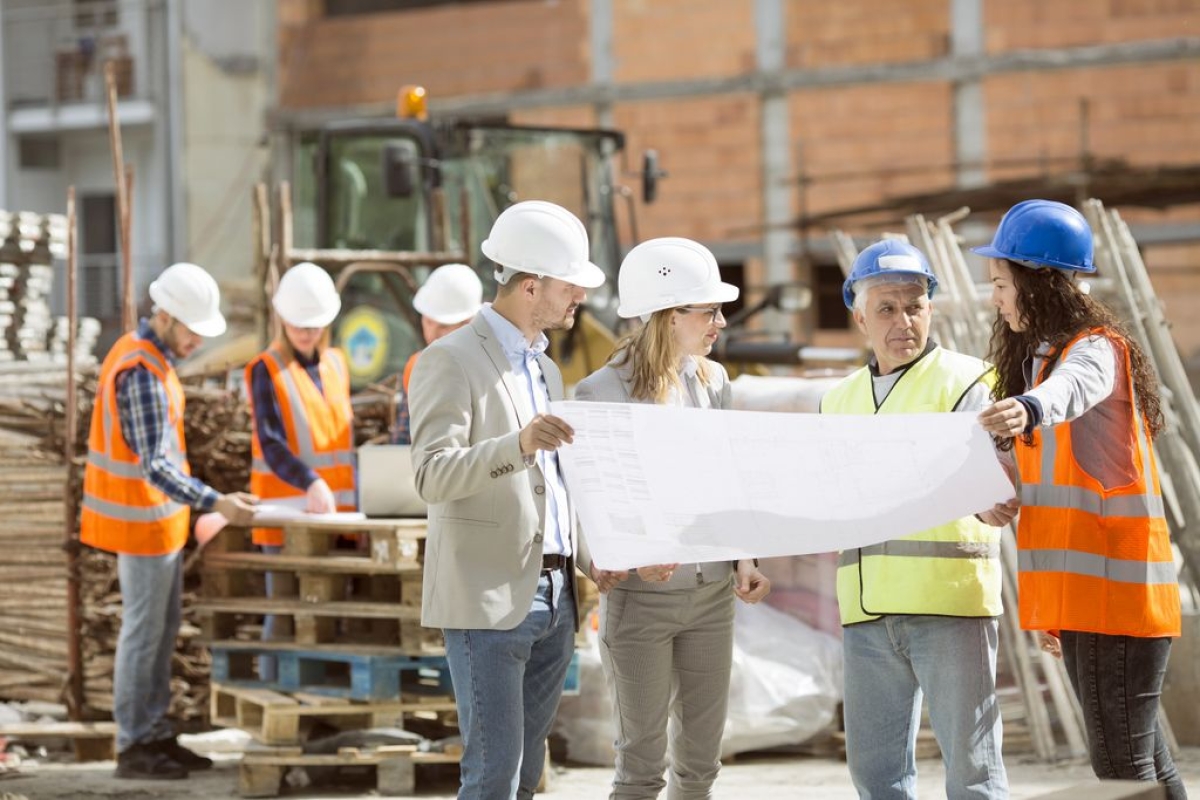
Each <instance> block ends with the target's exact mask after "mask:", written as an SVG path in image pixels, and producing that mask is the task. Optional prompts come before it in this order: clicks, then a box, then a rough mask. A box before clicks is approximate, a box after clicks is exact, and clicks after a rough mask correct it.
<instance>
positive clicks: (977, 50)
mask: <svg viewBox="0 0 1200 800" xmlns="http://www.w3.org/2000/svg"><path fill="white" fill-rule="evenodd" d="M949 2H950V53H951V55H952V56H953V57H954V58H978V57H981V56H983V55H984V41H983V33H984V31H983V0H949ZM954 156H955V159H956V160H957V161H958V163H959V167H958V185H959V186H960V187H962V188H964V189H967V188H972V187H976V186H982V185H983V184H984V183H985V182H986V181H987V170H986V169H985V168H984V166H983V163H984V160H985V159H986V158H987V118H986V114H985V111H984V103H983V85H982V82H981V81H980V80H978V79H976V78H971V79H968V80H957V81H955V83H954Z"/></svg>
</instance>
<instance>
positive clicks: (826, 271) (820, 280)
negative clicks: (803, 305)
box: [812, 262, 850, 331]
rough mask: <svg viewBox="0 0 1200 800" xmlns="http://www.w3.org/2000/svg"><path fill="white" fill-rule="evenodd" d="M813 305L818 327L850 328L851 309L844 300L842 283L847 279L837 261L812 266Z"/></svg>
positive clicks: (825, 328) (832, 328)
mask: <svg viewBox="0 0 1200 800" xmlns="http://www.w3.org/2000/svg"><path fill="white" fill-rule="evenodd" d="M812 276H813V305H814V306H815V311H816V315H817V328H818V329H822V330H837V331H844V330H849V328H850V311H849V310H848V309H847V308H846V303H845V302H844V301H843V300H842V283H843V282H844V281H845V280H846V278H845V276H844V275H842V270H841V267H839V266H838V265H837V264H836V263H832V262H831V263H824V264H822V263H816V264H813V266H812Z"/></svg>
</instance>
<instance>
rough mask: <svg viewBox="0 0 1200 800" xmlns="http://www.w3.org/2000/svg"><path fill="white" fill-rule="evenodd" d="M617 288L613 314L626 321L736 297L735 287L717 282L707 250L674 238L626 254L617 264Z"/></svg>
mask: <svg viewBox="0 0 1200 800" xmlns="http://www.w3.org/2000/svg"><path fill="white" fill-rule="evenodd" d="M617 288H618V291H619V294H620V298H621V305H620V306H619V307H618V308H617V314H619V315H620V316H622V317H625V318H626V319H629V318H631V317H641V316H644V315H646V314H653V313H654V312H655V311H661V310H663V309H665V308H678V307H679V306H686V305H691V304H693V303H728V302H730V301H732V300H736V299H737V297H738V287H736V286H734V285H733V284H731V283H722V282H721V273H720V270H719V269H718V268H717V259H716V257H714V256H713V254H712V252H710V251H709V249H708V248H707V247H705V246H704V245H702V244H700V243H699V242H693V241H692V240H691V239H680V238H678V237H674V236H668V237H665V238H662V239H650V240H648V241H645V242H642V243H641V244H639V245H638V246H637V247H635V248H633V249H632V250H630V251H629V253H628V254H627V255H626V256H625V259H624V260H623V261H622V262H621V271H620V273H619V274H618V275H617Z"/></svg>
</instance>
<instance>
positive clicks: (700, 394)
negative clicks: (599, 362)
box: [575, 361, 733, 592]
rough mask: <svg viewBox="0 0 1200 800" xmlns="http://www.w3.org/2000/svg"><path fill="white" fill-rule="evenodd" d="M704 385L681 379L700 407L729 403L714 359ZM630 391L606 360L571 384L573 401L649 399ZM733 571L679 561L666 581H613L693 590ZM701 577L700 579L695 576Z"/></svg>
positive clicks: (722, 565) (626, 378)
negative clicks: (573, 393) (601, 365)
mask: <svg viewBox="0 0 1200 800" xmlns="http://www.w3.org/2000/svg"><path fill="white" fill-rule="evenodd" d="M707 363H708V369H709V382H708V385H707V386H705V385H704V384H702V383H700V381H699V380H698V379H697V378H695V377H691V378H685V380H686V381H687V382H688V383H690V387H689V388H690V390H691V392H690V393H691V394H692V395H694V396H695V397H696V399H697V400H698V401H699V405H700V407H701V408H724V409H728V408H731V407H732V406H733V391H732V389H731V388H730V385H729V374H728V373H727V372H725V367H723V366H721V365H720V364H718V363H717V362H715V361H709V362H707ZM632 390H633V378H632V376H631V375H630V373H629V370H628V369H627V368H625V367H617V366H614V365H613V364H611V363H609V364H608V365H607V366H604V367H601V368H600V369H598V370H596V371H595V372H593V373H592V374H591V375H589V376H587V377H586V378H584V379H583V380H582V381H580V382H579V383H578V384H577V385H576V386H575V399H576V400H590V401H592V402H596V403H649V402H651V401H650V400H634V399H633V397H632V395H631V394H630V392H631V391H632ZM585 538H586V531H585V532H584V536H582V537H581V539H580V541H581V542H582V543H583V545H584V546H583V556H582V557H581V559H580V566H581V567H582V568H583V569H584V570H585V571H586V570H587V569H588V568H590V567H591V560H590V558H589V557H588V556H587V547H586V542H584V541H583V540H584V539H585ZM584 559H586V560H584ZM732 572H733V565H732V564H730V562H728V561H710V562H705V563H703V564H680V565H679V568H678V569H676V570H675V573H674V574H673V575H672V576H671V579H670V580H668V581H658V582H648V581H643V580H642V579H641V578H639V577H638V576H637V573H636V572H630V573H629V577H628V578H627V579H626V580H624V581H622V582H621V583H619V584H617V588H618V589H627V590H631V591H640V592H666V591H675V590H677V589H694V588H695V587H696V586H699V585H702V584H707V583H712V582H714V581H723V580H728V579H729V576H730V574H731V573H732ZM698 574H699V575H700V576H703V581H701V580H699V579H698V577H697V576H698Z"/></svg>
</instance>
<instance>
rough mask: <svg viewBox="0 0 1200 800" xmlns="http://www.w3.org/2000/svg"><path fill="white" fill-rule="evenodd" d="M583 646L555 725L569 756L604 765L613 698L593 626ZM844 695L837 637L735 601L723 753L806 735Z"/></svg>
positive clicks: (609, 749)
mask: <svg viewBox="0 0 1200 800" xmlns="http://www.w3.org/2000/svg"><path fill="white" fill-rule="evenodd" d="M588 645H589V646H588V647H586V648H581V649H580V651H579V659H580V663H579V667H580V670H579V678H580V693H579V695H578V696H575V697H564V698H563V700H562V704H561V705H560V706H559V709H558V718H557V720H556V722H555V727H554V732H555V733H556V734H558V735H560V736H562V738H563V739H564V740H565V742H566V745H567V758H568V759H569V760H571V761H574V762H578V763H582V764H596V765H600V766H607V765H611V764H612V763H613V739H614V735H615V734H614V730H615V729H614V727H613V721H612V703H611V701H610V700H609V695H608V686H607V684H606V682H605V679H604V671H603V668H602V667H601V665H600V650H599V644H598V641H597V639H596V634H595V633H594V632H592V631H589V635H588ZM841 697H842V646H841V642H839V641H838V640H837V639H836V638H835V637H833V636H830V635H828V634H826V633H821V632H820V631H816V630H813V629H812V628H810V627H809V626H808V625H805V624H804V623H803V622H800V621H799V620H797V619H795V618H793V617H790V616H788V615H787V614H784V613H783V612H781V611H776V610H775V609H773V608H770V607H769V606H766V605H762V604H759V605H754V606H748V605H745V604H743V603H740V602H739V603H738V604H737V616H736V622H735V624H734V647H733V673H732V675H731V677H730V681H729V714H728V717H727V719H726V723H725V738H724V740H723V742H722V748H721V750H722V755H726V756H728V755H732V754H734V753H741V752H746V751H750V750H763V749H767V748H771V747H779V746H783V745H792V744H799V743H801V742H804V741H806V740H808V739H810V738H811V737H812V736H814V735H815V734H817V733H818V732H820V731H821V730H823V729H825V728H826V727H827V726H828V725H829V724H830V723H831V722H833V719H834V714H835V713H836V710H837V704H838V702H839V701H840V700H841ZM664 724H665V720H664Z"/></svg>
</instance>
